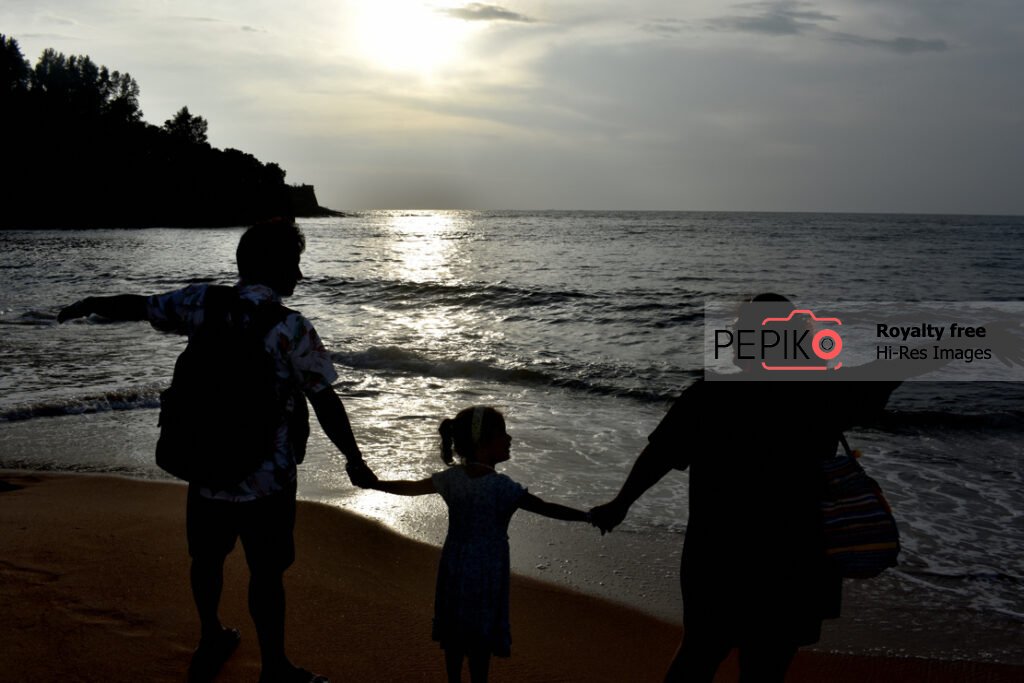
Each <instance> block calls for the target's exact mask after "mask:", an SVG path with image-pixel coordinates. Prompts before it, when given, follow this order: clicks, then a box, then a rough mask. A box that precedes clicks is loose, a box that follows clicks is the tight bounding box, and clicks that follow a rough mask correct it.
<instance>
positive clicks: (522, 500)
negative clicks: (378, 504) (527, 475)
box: [373, 406, 588, 683]
mask: <svg viewBox="0 0 1024 683" xmlns="http://www.w3.org/2000/svg"><path fill="white" fill-rule="evenodd" d="M438 431H439V432H440V433H441V457H442V458H443V459H444V461H445V462H446V463H447V464H449V465H452V466H451V467H449V468H448V469H447V470H445V471H443V472H438V473H437V474H434V475H433V476H431V477H430V478H429V479H423V480H420V481H378V482H377V483H376V484H374V485H373V488H377V489H380V490H381V491H387V492H388V493H394V494H397V495H401V496H421V495H426V494H429V493H439V494H441V497H442V498H444V501H445V503H446V504H447V505H448V536H447V537H446V538H445V542H444V548H443V549H442V551H441V562H440V566H439V568H438V573H437V593H436V595H435V598H434V627H433V638H434V640H436V641H438V642H439V643H440V644H441V648H442V649H444V651H445V666H446V669H447V672H448V680H449V681H450V682H458V681H460V680H461V673H462V662H463V660H464V659H468V660H469V673H470V679H471V680H472V681H473V683H483V682H485V681H486V680H487V672H488V668H489V665H490V659H491V655H492V654H493V655H497V656H499V657H507V656H509V654H510V645H511V642H512V641H511V637H510V635H509V609H508V604H509V598H508V595H509V551H508V524H509V521H511V519H512V515H513V514H514V513H515V511H516V510H517V509H519V508H522V509H524V510H529V511H530V512H535V513H537V514H539V515H544V516H545V517H551V518H553V519H562V520H567V521H579V522H583V521H587V520H588V516H587V513H585V512H583V511H581V510H575V509H573V508H569V507H565V506H563V505H557V504H554V503H546V502H544V501H543V500H541V499H540V498H538V497H537V496H534V495H532V494H530V493H527V491H526V489H525V488H523V487H522V486H520V485H519V484H517V483H516V482H514V481H512V480H511V479H510V478H509V477H508V476H506V475H504V474H499V473H497V472H496V471H495V469H494V467H495V465H497V464H498V463H501V462H505V461H506V460H508V459H509V447H510V445H511V444H512V437H511V436H509V435H508V433H507V432H506V431H505V419H504V417H502V415H501V413H499V412H498V411H497V410H495V409H494V408H490V407H484V406H476V407H472V408H466V409H465V410H463V411H462V412H460V413H459V414H458V415H457V416H456V417H455V419H454V420H444V421H443V422H442V423H441V426H440V428H439V430H438ZM453 446H454V450H455V453H456V454H458V456H459V458H460V459H461V461H462V463H461V464H460V465H453V462H454V457H453V454H452V448H453Z"/></svg>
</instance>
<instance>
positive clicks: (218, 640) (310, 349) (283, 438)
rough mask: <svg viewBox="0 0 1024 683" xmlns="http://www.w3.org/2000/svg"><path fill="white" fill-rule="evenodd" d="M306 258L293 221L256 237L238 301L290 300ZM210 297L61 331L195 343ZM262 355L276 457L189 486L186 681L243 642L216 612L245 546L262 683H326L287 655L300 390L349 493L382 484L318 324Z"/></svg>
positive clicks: (164, 301)
mask: <svg viewBox="0 0 1024 683" xmlns="http://www.w3.org/2000/svg"><path fill="white" fill-rule="evenodd" d="M304 249H305V238H304V236H303V235H302V232H301V231H300V230H299V229H298V227H297V226H295V225H294V223H292V222H290V221H287V222H286V221H274V222H269V223H263V224H259V225H256V226H253V227H251V228H249V229H248V230H247V231H246V232H245V233H244V234H243V236H242V238H241V240H240V241H239V244H238V250H237V252H236V259H237V263H238V273H239V278H240V279H239V282H238V284H237V285H236V286H235V289H236V291H237V294H238V296H239V297H240V298H241V299H242V300H243V301H245V302H250V303H252V304H255V305H256V306H257V307H258V306H259V305H260V304H270V303H274V304H277V303H279V302H280V298H281V297H285V296H289V295H291V294H292V293H293V292H294V290H295V286H296V284H297V283H298V281H299V280H300V279H302V272H301V270H300V269H299V259H300V257H301V254H302V252H303V251H304ZM208 288H209V286H208V285H206V284H198V285H191V286H188V287H185V288H184V289H179V290H175V291H173V292H169V293H167V294H161V295H155V296H149V297H145V296H140V295H132V294H128V295H118V296H104V297H89V298H86V299H83V300H82V301H79V302H77V303H75V304H73V305H71V306H68V307H67V308H65V309H63V310H62V311H61V312H60V314H59V315H58V321H59V322H64V321H66V320H69V319H72V318H77V317H82V316H87V315H90V314H97V315H100V316H103V317H105V318H110V319H114V320H148V321H149V322H150V323H151V324H152V325H153V327H155V328H156V329H158V330H162V331H166V332H174V333H178V334H188V335H190V336H191V335H192V334H193V333H194V332H195V331H196V330H197V328H198V327H199V326H200V325H201V324H202V322H203V317H204V313H205V312H206V311H207V308H206V307H205V305H204V304H205V303H206V299H207V293H208ZM264 346H265V348H266V350H267V351H268V352H269V353H270V355H271V357H272V358H273V361H274V368H275V374H276V378H277V381H278V382H279V389H280V393H281V395H282V396H290V398H289V399H288V401H287V402H286V404H285V406H284V408H283V412H284V414H282V415H280V421H279V424H278V428H277V431H276V435H275V446H274V450H273V455H272V456H271V457H270V458H269V459H268V460H267V461H266V462H264V463H263V464H262V465H261V466H260V467H259V468H258V469H257V470H256V471H254V472H253V473H252V474H250V475H248V476H247V477H246V478H245V479H244V480H242V481H241V482H240V483H239V484H237V485H233V486H230V487H228V488H226V489H224V490H215V489H211V488H206V487H202V486H199V485H197V484H190V485H189V490H188V502H187V510H186V533H187V537H188V547H189V555H190V556H191V558H192V565H191V586H192V595H193V598H194V599H195V604H196V609H197V610H198V613H199V620H200V625H201V636H200V640H199V646H198V648H197V649H196V651H195V653H194V654H193V657H192V661H191V663H190V666H189V679H190V680H193V681H200V680H210V679H212V678H213V677H214V676H215V675H216V674H217V672H218V671H219V670H220V668H221V666H222V665H223V664H224V662H226V661H227V659H228V658H229V657H230V656H231V654H232V653H233V651H234V650H235V648H236V647H237V646H238V643H239V640H240V636H239V633H238V631H237V630H235V629H231V628H226V627H224V626H223V625H222V624H221V622H220V618H219V616H218V606H219V603H220V596H221V590H222V588H223V583H224V561H225V559H226V557H227V555H228V554H229V553H230V552H231V550H232V549H233V548H234V546H235V542H236V540H237V539H239V538H240V539H241V542H242V547H243V548H244V550H245V556H246V562H247V564H248V566H249V572H250V578H249V611H250V614H251V615H252V619H253V622H254V624H255V626H256V632H257V636H258V638H259V644H260V653H261V660H262V672H261V675H260V681H261V683H325V682H326V680H327V679H326V678H324V677H323V676H317V675H315V674H313V673H311V672H309V671H306V670H305V669H302V668H299V667H297V666H295V665H293V664H292V663H291V662H290V661H289V659H288V658H287V656H286V655H285V650H284V628H285V592H284V583H283V576H284V572H285V570H286V569H287V568H288V567H289V566H291V564H292V562H293V561H294V558H295V545H294V535H293V532H294V525H295V508H296V505H295V497H296V464H297V463H296V459H297V457H298V458H300V459H301V453H297V452H296V451H297V450H298V449H299V447H297V446H296V445H295V439H294V438H292V437H294V434H290V433H289V432H290V430H299V429H306V426H305V422H304V420H305V399H303V398H302V396H301V395H298V394H297V393H296V391H295V389H298V390H301V393H302V394H304V395H305V397H306V398H308V399H309V402H310V403H311V404H312V405H313V409H314V411H315V413H316V416H317V419H318V421H319V422H320V425H321V426H322V427H323V430H324V432H325V433H326V435H327V436H328V438H330V440H331V441H332V442H333V443H334V444H335V445H336V446H337V447H338V448H339V449H340V450H341V452H342V453H343V454H344V455H345V458H346V459H347V465H346V470H347V471H348V474H349V478H350V479H351V481H352V483H353V484H355V485H357V486H367V485H369V484H371V483H373V482H374V481H376V477H375V476H374V474H373V473H372V472H371V471H370V469H369V468H368V467H367V466H366V464H365V462H364V461H363V458H362V454H361V453H360V451H359V446H358V445H357V444H356V440H355V437H354V435H353V434H352V428H351V426H350V424H349V420H348V416H347V414H346V412H345V408H344V406H343V405H342V402H341V400H340V399H339V397H338V395H337V394H336V393H335V392H334V389H333V387H332V383H333V382H334V381H335V380H336V379H337V374H336V373H335V371H334V367H333V364H332V362H331V359H330V356H329V355H328V353H327V351H326V349H325V348H324V346H323V344H322V343H321V341H320V338H319V336H318V335H317V333H316V330H314V329H313V326H312V324H311V323H310V322H309V321H308V320H307V319H306V318H304V317H303V316H302V315H300V314H299V313H297V312H295V311H287V312H286V314H285V315H284V316H283V319H282V320H281V321H280V322H278V323H277V324H276V325H275V326H273V327H272V328H271V329H270V331H269V332H268V333H267V334H266V336H265V337H264ZM296 411H299V414H300V416H301V418H302V419H301V420H300V421H299V422H296V420H295V419H294V418H293V416H294V414H295V412H296ZM301 443H302V444H303V445H304V438H303V439H302V440H301ZM268 451H269V448H268Z"/></svg>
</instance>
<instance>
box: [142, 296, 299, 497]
mask: <svg viewBox="0 0 1024 683" xmlns="http://www.w3.org/2000/svg"><path fill="white" fill-rule="evenodd" d="M288 313H290V311H289V310H288V309H287V308H285V307H284V306H282V305H280V304H276V303H264V304H258V305H257V304H254V303H252V302H249V301H245V300H243V299H241V298H240V297H239V296H238V292H237V290H235V289H233V288H231V287H223V286H210V287H209V288H208V289H207V291H206V296H205V300H204V306H203V322H202V324H201V325H200V326H199V327H198V329H196V330H195V331H194V332H193V334H192V336H191V337H190V339H189V342H188V346H187V347H186V348H185V350H184V351H182V353H181V355H180V356H178V360H177V362H176V363H175V365H174V376H173V378H172V379H171V386H170V387H169V388H168V389H166V390H165V391H164V392H163V393H161V394H160V422H159V426H160V438H159V439H158V441H157V444H156V464H157V465H158V466H159V467H160V468H162V469H163V470H165V471H166V472H168V473H170V474H172V475H174V476H175V477H178V478H179V479H184V480H185V481H188V482H191V483H194V484H199V485H201V486H206V487H210V488H213V489H219V490H223V489H227V488H230V487H232V486H234V485H236V484H238V483H240V482H241V481H242V480H243V479H245V478H246V477H247V476H248V475H250V474H252V473H253V472H255V471H256V470H257V469H258V468H259V467H260V466H261V465H262V464H263V463H264V462H266V461H268V460H270V459H272V457H273V455H274V450H275V437H276V434H277V428H278V425H280V423H281V420H282V418H283V416H284V414H285V402H286V400H287V398H288V397H287V393H284V394H282V392H281V390H280V389H279V380H278V379H277V377H276V376H275V368H274V359H273V358H272V357H271V355H270V354H269V353H268V352H267V350H266V348H265V346H264V339H265V338H266V336H267V334H268V333H269V332H270V330H271V328H273V327H274V326H275V325H277V324H278V323H280V322H281V321H282V320H284V319H285V317H286V316H287V315H288ZM295 393H296V394H297V395H296V396H295V404H294V405H295V409H294V412H293V413H292V414H291V415H289V420H290V422H289V426H290V430H289V431H290V434H291V440H292V447H293V453H294V455H295V459H296V461H297V462H301V461H302V456H303V455H304V453H305V443H306V438H307V437H308V435H309V424H308V419H307V418H308V409H307V408H306V400H305V397H304V396H302V394H301V392H298V391H296V392H295Z"/></svg>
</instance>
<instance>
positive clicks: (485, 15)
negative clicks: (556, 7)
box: [443, 2, 536, 24]
mask: <svg viewBox="0 0 1024 683" xmlns="http://www.w3.org/2000/svg"><path fill="white" fill-rule="evenodd" d="M443 13H444V14H447V15H448V16H450V17H455V18H456V19H462V20H463V21H518V22H521V23H525V24H531V23H533V22H534V21H536V20H535V19H532V18H530V17H528V16H526V15H525V14H519V13H518V12H513V11H512V10H508V9H505V8H504V7H501V6H500V5H485V4H483V3H479V2H471V3H470V4H468V5H466V6H465V7H453V8H452V9H448V10H444V11H443Z"/></svg>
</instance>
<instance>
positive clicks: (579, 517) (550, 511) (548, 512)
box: [519, 493, 588, 522]
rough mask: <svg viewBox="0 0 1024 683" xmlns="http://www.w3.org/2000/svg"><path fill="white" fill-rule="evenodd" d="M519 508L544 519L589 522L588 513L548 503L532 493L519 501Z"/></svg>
mask: <svg viewBox="0 0 1024 683" xmlns="http://www.w3.org/2000/svg"><path fill="white" fill-rule="evenodd" d="M519 507H521V508H523V509H524V510H529V511H530V512H533V513H536V514H538V515H543V516H544V517H550V518H551V519H562V520H565V521H567V522H586V521H588V516H587V513H586V512H583V511H582V510H577V509H576V508H571V507H566V506H565V505H559V504H558V503H548V502H546V501H543V500H541V499H540V498H538V497H537V496H535V495H533V494H532V493H526V494H524V495H523V497H522V499H521V500H520V501H519Z"/></svg>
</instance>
